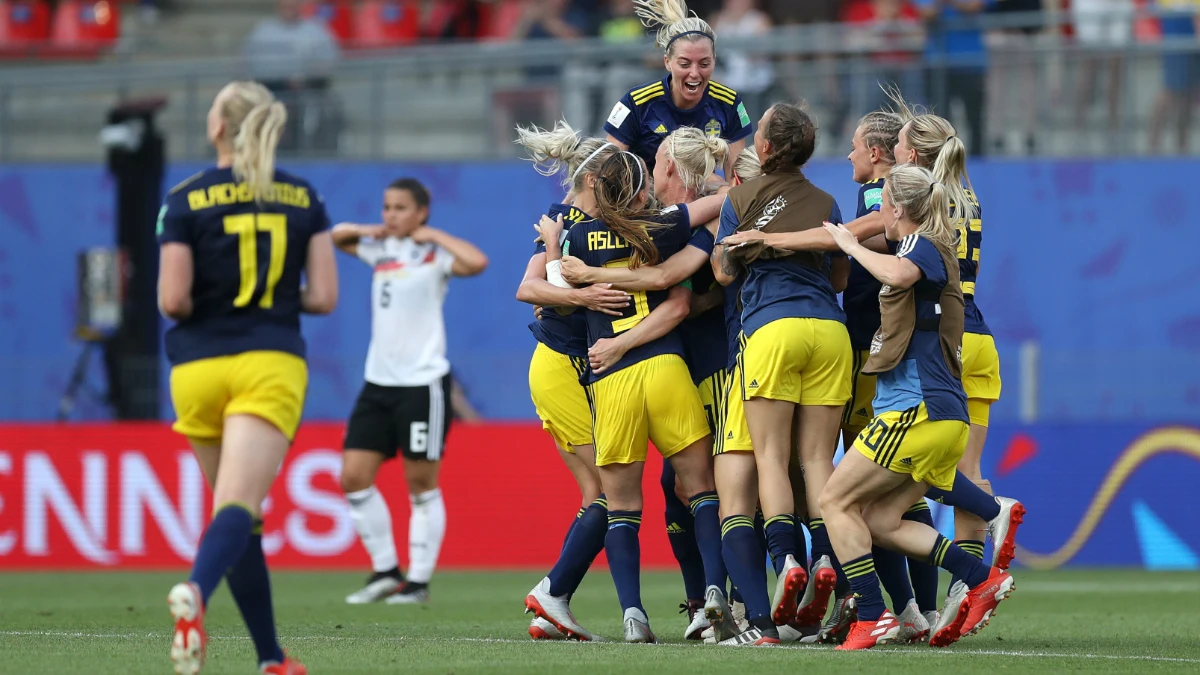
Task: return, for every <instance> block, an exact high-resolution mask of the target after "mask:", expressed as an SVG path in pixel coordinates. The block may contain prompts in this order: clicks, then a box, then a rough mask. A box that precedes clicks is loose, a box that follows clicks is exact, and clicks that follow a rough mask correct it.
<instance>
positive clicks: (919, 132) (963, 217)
mask: <svg viewBox="0 0 1200 675" xmlns="http://www.w3.org/2000/svg"><path fill="white" fill-rule="evenodd" d="M884 91H886V92H887V95H888V97H889V98H891V99H892V102H893V103H895V104H896V107H897V110H896V114H898V115H899V116H900V120H901V121H902V122H903V124H904V128H902V129H901V130H900V133H902V134H906V136H905V140H906V141H908V147H910V148H912V149H913V150H914V151H915V152H916V153H917V165H918V166H922V167H925V168H927V169H930V170H931V171H932V172H933V176H934V178H936V179H937V180H938V181H939V182H940V183H942V185H944V186H945V187H946V193H947V197H949V199H950V204H952V205H953V207H952V211H953V213H951V216H950V219H951V220H952V221H953V224H954V225H955V227H965V226H966V225H967V221H968V220H970V219H972V218H975V217H976V216H977V215H978V213H979V205H978V202H977V201H976V200H975V198H974V197H972V196H971V194H968V193H967V191H968V190H970V191H971V193H972V194H973V193H974V188H972V187H971V178H970V177H969V176H967V146H966V144H964V143H963V142H962V139H961V138H959V137H958V132H956V131H955V130H954V125H953V124H950V121H949V120H947V119H946V118H944V117H938V116H937V115H934V114H932V113H929V112H926V111H925V109H924V108H920V107H918V106H913V105H910V104H909V103H907V102H906V101H905V100H904V96H903V95H901V93H900V90H899V89H897V88H895V87H892V88H889V89H885V90H884ZM905 129H907V132H906V131H905Z"/></svg>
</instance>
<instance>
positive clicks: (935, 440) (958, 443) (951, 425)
mask: <svg viewBox="0 0 1200 675" xmlns="http://www.w3.org/2000/svg"><path fill="white" fill-rule="evenodd" d="M970 429H971V427H970V426H968V425H967V423H966V422H960V421H958V420H938V421H936V422H935V421H931V420H930V419H929V413H928V411H927V410H926V409H925V404H924V403H921V404H920V405H918V406H916V407H915V408H909V409H908V410H899V411H891V412H884V413H880V414H879V415H877V416H876V417H875V419H874V420H872V421H871V425H870V426H869V427H867V428H866V429H863V432H862V433H861V434H859V435H858V438H856V439H855V440H854V448H855V449H856V450H858V451H859V452H861V453H862V454H863V455H864V456H865V457H866V458H867V459H869V460H871V461H873V462H875V463H876V464H878V465H880V466H882V467H883V468H885V469H888V470H890V471H895V472H896V473H907V474H911V475H912V478H913V480H915V481H918V482H920V481H924V482H926V483H928V484H930V485H932V486H933V487H936V488H941V489H943V490H949V489H951V488H952V487H954V473H955V471H957V470H958V461H959V460H960V459H962V456H963V451H965V450H966V449H967V436H968V434H969V432H970Z"/></svg>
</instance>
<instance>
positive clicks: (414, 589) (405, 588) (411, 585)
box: [384, 581, 429, 605]
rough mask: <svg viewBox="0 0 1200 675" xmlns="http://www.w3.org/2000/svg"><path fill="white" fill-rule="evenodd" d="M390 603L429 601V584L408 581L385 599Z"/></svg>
mask: <svg viewBox="0 0 1200 675" xmlns="http://www.w3.org/2000/svg"><path fill="white" fill-rule="evenodd" d="M384 602H386V603H387V604H389V605H423V604H425V603H427V602H429V584H422V583H416V582H412V581H406V582H404V583H403V584H401V585H400V590H398V591H396V592H395V593H392V594H391V595H389V596H387V599H386V600H384Z"/></svg>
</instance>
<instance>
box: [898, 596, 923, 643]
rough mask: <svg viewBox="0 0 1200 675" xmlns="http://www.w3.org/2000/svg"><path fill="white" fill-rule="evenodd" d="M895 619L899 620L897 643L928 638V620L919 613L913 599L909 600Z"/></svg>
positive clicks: (921, 640) (920, 640)
mask: <svg viewBox="0 0 1200 675" xmlns="http://www.w3.org/2000/svg"><path fill="white" fill-rule="evenodd" d="M896 620H897V621H899V622H900V632H899V633H898V634H897V635H896V642H897V643H899V644H908V645H911V644H915V643H918V642H924V641H926V640H928V639H929V622H928V621H926V620H925V617H924V616H922V615H921V610H920V608H918V607H917V603H916V602H915V601H913V600H909V601H908V605H907V606H905V608H904V611H903V612H900V616H898V617H896Z"/></svg>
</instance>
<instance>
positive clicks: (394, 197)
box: [333, 178, 488, 604]
mask: <svg viewBox="0 0 1200 675" xmlns="http://www.w3.org/2000/svg"><path fill="white" fill-rule="evenodd" d="M428 218H429V191H428V190H426V189H425V187H424V186H423V185H421V183H419V182H418V181H416V180H414V179H412V178H402V179H400V180H397V181H394V182H393V183H392V184H391V185H389V186H388V187H387V189H386V190H385V191H384V195H383V225H353V224H349V223H343V224H340V225H338V226H337V227H335V228H334V229H333V242H334V244H336V245H337V247H338V248H339V249H341V250H342V251H344V252H346V253H349V254H351V255H353V256H356V257H358V258H359V259H360V260H362V261H363V262H365V263H367V264H368V265H370V266H371V267H372V268H373V269H374V270H375V276H374V280H373V282H372V286H371V346H370V349H369V350H368V351H367V366H366V378H365V379H366V383H365V384H364V385H363V389H362V392H361V393H359V395H358V400H357V402H355V404H354V412H353V413H351V415H350V421H349V423H348V425H347V429H346V439H345V443H344V449H343V452H342V490H343V491H344V492H345V493H346V499H347V500H348V501H349V502H350V517H351V519H352V520H353V521H354V527H355V529H356V530H358V536H359V538H360V539H362V542H363V547H364V548H366V549H367V553H368V554H370V556H371V567H372V569H373V574H372V575H371V577H370V579H368V581H367V584H366V586H365V587H363V588H362V589H360V590H358V591H356V592H354V593H352V594H350V595H349V596H347V597H346V602H348V603H350V604H365V603H370V602H377V601H379V600H382V599H384V598H387V602H388V603H395V604H413V603H419V602H426V601H428V599H429V580H430V578H431V577H432V576H433V568H434V565H435V564H436V563H437V557H438V553H439V551H440V550H441V547H442V537H443V535H444V534H445V532H446V508H445V505H444V504H443V502H442V493H441V491H440V490H439V489H438V482H437V479H438V469H439V468H440V467H441V460H442V450H443V448H444V443H445V438H446V432H447V431H448V430H449V429H450V416H451V415H450V362H449V361H447V360H446V326H445V322H444V320H443V317H442V304H443V301H444V300H445V297H446V287H447V285H448V282H449V279H450V277H452V276H455V277H470V276H475V275H477V274H479V273H481V272H483V270H484V268H485V267H487V262H488V261H487V256H486V255H484V253H483V251H480V250H479V249H478V248H476V247H475V245H473V244H471V243H470V242H468V241H464V240H462V239H459V238H458V237H454V236H451V235H450V234H447V233H446V232H443V231H441V230H437V229H434V228H432V227H429V226H428V225H426V222H427V220H428ZM397 453H399V454H401V455H403V457H404V477H405V480H406V482H407V483H408V494H409V500H410V502H411V504H412V513H411V515H410V516H409V527H408V555H409V561H408V564H409V569H408V577H407V579H406V578H405V576H404V574H403V573H402V572H401V571H400V566H399V560H398V558H397V556H396V544H395V542H394V541H393V538H392V517H391V513H390V512H389V511H388V506H387V503H386V502H385V501H384V498H383V495H382V494H380V492H379V490H378V489H376V487H375V476H376V474H378V472H379V467H380V466H381V465H382V464H383V462H385V461H386V460H389V459H392V458H394V457H395V456H396V455H397Z"/></svg>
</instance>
